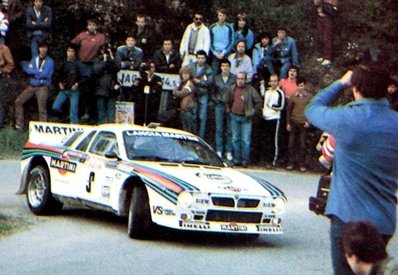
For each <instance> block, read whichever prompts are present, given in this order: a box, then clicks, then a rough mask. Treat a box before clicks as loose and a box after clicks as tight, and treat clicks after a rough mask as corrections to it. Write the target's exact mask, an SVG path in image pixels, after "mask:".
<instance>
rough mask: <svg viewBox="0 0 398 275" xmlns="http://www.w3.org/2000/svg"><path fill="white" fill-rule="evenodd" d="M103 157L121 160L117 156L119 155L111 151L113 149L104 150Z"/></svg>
mask: <svg viewBox="0 0 398 275" xmlns="http://www.w3.org/2000/svg"><path fill="white" fill-rule="evenodd" d="M105 157H106V158H108V159H117V160H121V158H120V157H119V155H118V154H117V153H116V152H115V151H113V150H109V151H106V152H105Z"/></svg>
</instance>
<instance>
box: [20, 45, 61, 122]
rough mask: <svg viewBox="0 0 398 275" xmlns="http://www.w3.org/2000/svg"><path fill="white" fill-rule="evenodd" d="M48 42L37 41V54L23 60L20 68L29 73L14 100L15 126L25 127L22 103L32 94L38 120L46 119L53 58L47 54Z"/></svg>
mask: <svg viewBox="0 0 398 275" xmlns="http://www.w3.org/2000/svg"><path fill="white" fill-rule="evenodd" d="M47 52H48V44H47V43H46V42H45V41H41V42H40V43H39V55H37V56H36V57H34V58H32V60H31V61H30V62H23V63H22V69H23V71H24V72H25V73H26V74H27V75H29V77H30V78H29V86H28V87H27V88H26V89H25V90H23V91H22V93H21V94H19V96H18V97H17V99H16V100H15V121H16V122H15V128H16V129H17V130H24V129H25V119H24V107H23V105H24V104H25V102H27V101H28V100H29V99H30V98H32V97H33V96H36V99H37V106H38V108H39V120H40V121H47V98H48V93H49V89H50V85H51V81H52V76H53V73H54V60H53V59H52V58H51V57H49V56H48V55H47Z"/></svg>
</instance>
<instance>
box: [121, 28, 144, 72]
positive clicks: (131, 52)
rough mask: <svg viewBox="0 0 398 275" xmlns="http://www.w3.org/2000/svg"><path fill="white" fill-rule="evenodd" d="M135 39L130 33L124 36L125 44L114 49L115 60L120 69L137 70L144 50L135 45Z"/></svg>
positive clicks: (142, 58)
mask: <svg viewBox="0 0 398 275" xmlns="http://www.w3.org/2000/svg"><path fill="white" fill-rule="evenodd" d="M136 45H137V39H136V37H134V34H132V33H130V34H128V35H127V37H126V44H125V45H122V46H120V47H118V48H117V49H116V57H115V61H116V63H117V65H118V67H119V68H120V69H121V70H138V69H139V68H140V65H141V63H142V61H143V60H144V52H143V51H142V49H141V48H139V47H136Z"/></svg>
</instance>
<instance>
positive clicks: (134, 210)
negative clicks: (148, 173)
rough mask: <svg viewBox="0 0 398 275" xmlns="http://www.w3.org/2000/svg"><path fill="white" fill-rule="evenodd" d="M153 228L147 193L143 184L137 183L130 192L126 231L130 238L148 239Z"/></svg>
mask: <svg viewBox="0 0 398 275" xmlns="http://www.w3.org/2000/svg"><path fill="white" fill-rule="evenodd" d="M153 229H154V225H153V223H152V219H151V213H150V208H149V199H148V193H147V191H146V189H145V186H144V185H137V186H135V187H134V188H133V191H132V194H131V201H130V209H129V218H128V229H127V233H128V235H129V237H130V238H134V239H149V238H151V237H152V234H153Z"/></svg>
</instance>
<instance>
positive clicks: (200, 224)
mask: <svg viewBox="0 0 398 275" xmlns="http://www.w3.org/2000/svg"><path fill="white" fill-rule="evenodd" d="M180 227H182V228H191V229H202V230H207V229H210V224H209V223H208V222H184V221H180Z"/></svg>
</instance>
